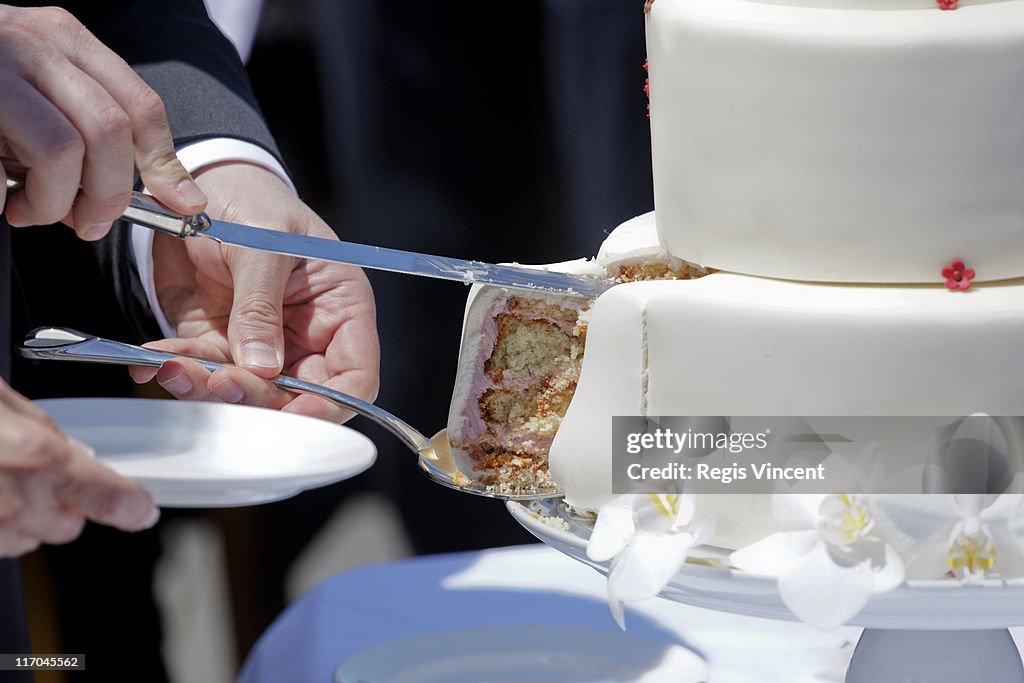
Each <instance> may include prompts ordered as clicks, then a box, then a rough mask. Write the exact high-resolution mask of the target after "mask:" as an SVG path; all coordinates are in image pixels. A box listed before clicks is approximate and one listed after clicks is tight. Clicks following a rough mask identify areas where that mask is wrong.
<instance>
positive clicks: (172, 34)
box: [0, 0, 277, 680]
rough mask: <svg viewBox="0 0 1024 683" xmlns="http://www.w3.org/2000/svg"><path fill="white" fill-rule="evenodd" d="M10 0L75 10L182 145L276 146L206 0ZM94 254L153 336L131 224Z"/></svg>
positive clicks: (0, 360) (12, 612) (5, 592)
mask: <svg viewBox="0 0 1024 683" xmlns="http://www.w3.org/2000/svg"><path fill="white" fill-rule="evenodd" d="M13 4H16V5H19V4H20V5H23V6H30V5H41V4H50V5H53V4H56V5H60V6H63V7H65V8H66V9H68V10H70V11H71V12H72V13H73V14H75V16H77V17H78V18H79V19H80V20H81V21H82V22H83V23H84V24H85V25H86V26H87V27H88V28H89V29H90V30H92V31H93V33H95V34H96V35H97V36H98V37H99V38H100V40H102V41H103V42H104V43H105V44H106V45H108V46H109V47H110V48H111V49H113V50H114V51H115V52H117V53H118V54H119V55H121V56H122V57H123V58H124V59H125V60H126V61H128V62H129V63H130V64H131V65H132V66H133V67H134V68H135V69H136V70H137V71H138V72H139V74H140V75H142V77H143V78H144V79H145V80H146V81H147V82H148V83H149V84H150V86H151V87H153V89H154V90H156V91H157V92H158V93H159V94H160V95H161V97H162V98H163V100H164V104H165V107H166V109H167V117H168V120H169V121H170V123H171V129H172V131H173V133H174V138H175V142H176V144H178V145H181V144H184V143H187V142H191V141H195V140H200V139H204V138H211V137H233V138H239V139H242V140H247V141H250V142H253V143H255V144H258V145H260V146H262V147H264V148H266V149H267V150H269V151H271V152H272V153H274V154H277V150H276V147H275V145H274V141H273V138H272V137H271V135H270V132H269V131H268V130H267V127H266V125H265V124H264V123H263V119H262V116H261V114H260V112H259V108H258V106H257V105H256V102H255V99H254V98H253V96H252V92H251V91H250V89H249V84H248V80H247V77H246V74H245V70H244V67H243V66H242V64H241V61H240V60H239V58H238V55H237V54H236V53H235V50H234V48H233V47H232V46H231V44H230V43H229V42H228V41H227V40H226V39H225V38H224V37H223V36H222V35H221V34H220V32H219V31H218V30H217V28H216V27H215V26H214V25H213V23H212V22H211V21H210V20H209V17H208V16H207V14H206V9H205V7H204V5H203V2H202V0H173V1H169V0H104V1H103V2H97V1H96V0H81V1H78V2H47V3H32V2H24V3H18V2H15V3H13ZM9 243H10V240H9V228H8V226H7V225H6V224H5V223H3V222H2V221H0V377H4V378H8V377H9V372H10V353H11V343H12V341H11V340H12V338H13V337H14V336H20V335H21V334H23V333H24V332H25V331H26V330H10V329H9V328H10V318H11V289H12V284H11V283H12V276H11V261H12V254H11V253H10V252H11V250H10V248H9ZM97 255H98V257H99V259H100V260H101V262H102V264H103V266H104V268H105V270H106V271H107V272H108V273H109V275H110V277H112V278H113V279H114V285H115V290H116V292H117V296H118V299H119V302H120V304H121V306H122V308H123V310H124V312H125V314H126V319H128V320H130V321H132V322H133V323H135V324H136V326H137V328H138V329H136V330H134V331H129V330H126V331H125V335H124V337H125V338H138V337H150V338H152V337H153V336H155V335H156V330H155V329H153V327H154V326H153V323H152V316H151V314H150V312H149V310H148V306H147V305H146V302H145V297H144V295H143V293H142V290H141V286H140V284H139V280H138V276H137V273H136V269H135V265H134V263H133V261H132V258H131V250H130V241H129V240H128V238H127V229H126V228H125V227H124V226H116V227H115V229H114V230H113V231H112V233H111V236H110V237H109V238H108V239H106V240H104V241H102V242H101V243H99V245H98V247H97ZM16 256H17V259H16V260H17V267H18V268H33V267H38V266H39V265H40V264H42V263H43V262H44V260H45V259H46V258H47V256H46V255H45V254H41V253H34V254H18V255H16ZM27 651H28V643H27V637H26V633H25V628H24V618H23V607H22V604H21V599H20V589H19V587H18V581H17V565H16V563H14V562H11V561H0V653H13V652H27ZM30 679H31V677H28V678H27V680H30ZM4 680H14V679H8V678H4Z"/></svg>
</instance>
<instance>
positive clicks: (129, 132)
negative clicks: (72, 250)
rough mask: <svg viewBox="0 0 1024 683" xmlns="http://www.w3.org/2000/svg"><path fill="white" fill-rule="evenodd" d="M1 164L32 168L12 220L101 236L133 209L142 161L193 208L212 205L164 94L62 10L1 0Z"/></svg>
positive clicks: (155, 188) (169, 199)
mask: <svg viewBox="0 0 1024 683" xmlns="http://www.w3.org/2000/svg"><path fill="white" fill-rule="evenodd" d="M0 93H2V95H0V162H2V164H7V165H9V166H12V167H16V168H17V170H19V171H20V172H24V174H25V187H24V189H21V190H19V191H17V192H14V193H11V195H10V196H9V197H7V196H6V192H5V181H6V179H7V178H6V174H5V172H4V168H3V165H0V210H3V209H4V203H5V198H6V205H7V206H6V209H7V210H6V214H7V222H8V223H10V224H11V225H12V226H15V227H24V226H28V225H49V224H50V223H56V222H57V221H63V222H64V223H67V224H68V225H69V226H71V227H72V228H74V230H75V232H77V233H78V236H79V237H81V238H83V239H87V240H96V239H99V238H101V237H103V236H104V235H106V234H107V232H108V231H109V230H110V225H111V222H112V221H114V220H115V219H116V218H118V217H119V216H120V215H121V214H122V213H123V212H124V210H125V208H127V206H128V202H129V200H130V198H131V190H132V184H133V182H134V172H135V168H136V167H138V169H139V172H140V173H141V175H142V179H143V181H144V182H145V184H146V187H148V188H149V190H150V192H152V193H153V195H154V196H155V197H156V198H157V199H159V200H160V201H162V202H163V203H164V204H166V205H167V206H168V207H169V208H171V209H173V210H175V211H177V212H179V213H182V214H186V215H191V214H195V213H198V212H200V211H202V210H203V208H204V207H205V205H206V198H205V197H204V196H203V193H202V191H201V190H200V189H199V187H198V186H197V185H196V184H195V182H194V181H193V180H192V179H191V177H190V176H189V174H188V172H187V171H185V169H184V168H183V167H182V166H181V164H180V163H179V162H178V159H177V157H176V156H175V153H174V145H173V142H172V140H171V132H170V128H169V126H168V124H167V117H166V115H165V113H164V107H163V103H162V102H161V101H160V97H159V96H158V95H157V94H156V93H155V92H153V90H151V89H150V88H149V86H147V85H146V84H145V82H143V80H142V79H141V78H139V76H138V75H137V74H136V73H135V72H134V71H132V69H131V68H130V67H129V66H128V65H127V64H126V63H125V62H124V60H122V59H121V58H120V57H118V56H117V55H115V54H114V53H113V52H111V51H110V50H109V49H107V48H106V47H104V46H103V44H101V43H100V42H99V40H97V39H96V37H95V36H93V35H92V34H91V33H89V31H88V30H86V28H85V27H84V26H82V25H81V24H80V23H79V22H78V21H77V20H76V19H75V18H74V17H72V16H71V15H70V14H69V13H67V12H65V11H64V10H60V9H56V8H52V7H48V8H16V7H10V6H7V5H0Z"/></svg>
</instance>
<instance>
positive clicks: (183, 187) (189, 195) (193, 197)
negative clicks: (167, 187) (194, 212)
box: [177, 178, 206, 206]
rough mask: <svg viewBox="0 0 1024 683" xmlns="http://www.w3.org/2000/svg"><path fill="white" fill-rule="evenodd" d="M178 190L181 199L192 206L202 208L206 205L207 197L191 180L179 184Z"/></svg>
mask: <svg viewBox="0 0 1024 683" xmlns="http://www.w3.org/2000/svg"><path fill="white" fill-rule="evenodd" d="M177 189H178V194H179V195H181V198H182V199H184V200H185V201H186V202H188V203H189V204H191V205H192V206H201V205H203V204H205V203H206V195H205V194H203V191H202V190H200V189H199V186H198V185H196V183H195V181H194V180H192V179H191V178H186V179H185V180H182V181H181V182H180V183H178V188H177Z"/></svg>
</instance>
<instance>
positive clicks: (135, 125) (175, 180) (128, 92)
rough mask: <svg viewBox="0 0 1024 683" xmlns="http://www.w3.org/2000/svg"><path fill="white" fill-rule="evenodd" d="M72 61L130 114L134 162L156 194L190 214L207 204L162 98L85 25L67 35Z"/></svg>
mask: <svg viewBox="0 0 1024 683" xmlns="http://www.w3.org/2000/svg"><path fill="white" fill-rule="evenodd" d="M64 41H65V48H66V49H67V51H68V54H69V56H70V58H71V61H72V62H73V63H74V64H75V65H76V66H77V67H78V68H80V69H81V70H82V71H84V72H86V73H87V74H89V75H90V76H91V77H92V78H93V79H95V80H96V81H97V82H98V83H99V84H100V85H102V86H103V87H104V88H105V89H106V91H107V92H108V93H109V94H110V96H111V97H112V98H113V99H114V101H115V102H117V104H118V105H119V106H120V108H121V109H122V110H123V111H124V112H125V114H126V115H127V118H128V122H129V125H130V130H131V135H132V140H133V142H134V163H135V166H137V167H138V169H139V174H140V175H141V176H142V181H143V182H144V183H145V184H146V188H147V189H149V191H150V192H151V193H152V194H153V196H154V197H156V198H157V199H159V200H160V201H161V202H163V203H164V204H166V205H167V206H168V207H169V208H171V209H173V210H175V211H178V212H180V213H183V214H186V215H192V214H196V213H199V212H200V211H202V210H203V209H204V208H205V207H206V196H205V195H204V194H203V192H202V190H200V189H199V186H198V185H196V183H195V181H194V180H193V179H192V176H190V175H189V173H188V171H186V170H185V168H184V167H183V166H182V165H181V163H180V162H179V161H178V157H177V155H176V154H175V152H174V141H173V139H172V136H171V129H170V126H169V124H168V122H167V114H166V112H165V110H164V105H163V102H162V101H161V99H160V97H159V96H158V95H157V94H156V92H154V91H153V90H152V89H151V88H150V87H149V86H148V85H147V84H146V83H145V81H143V80H142V79H141V78H140V77H139V76H138V74H136V73H135V72H134V71H133V70H132V69H131V67H129V66H128V64H127V63H125V62H124V60H122V59H121V58H120V57H118V56H117V55H116V54H115V53H114V52H112V51H111V50H110V49H108V48H107V47H106V46H105V45H103V44H102V43H101V42H100V41H99V40H97V39H96V37H95V36H93V35H92V34H91V33H89V32H88V31H87V30H85V29H84V28H82V29H81V30H77V29H75V28H72V29H70V30H68V31H67V32H66V34H65V36H64Z"/></svg>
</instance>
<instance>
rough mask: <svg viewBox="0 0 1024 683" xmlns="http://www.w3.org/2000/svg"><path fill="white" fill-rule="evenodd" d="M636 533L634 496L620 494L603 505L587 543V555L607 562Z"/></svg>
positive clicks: (594, 559) (620, 550) (597, 560)
mask: <svg viewBox="0 0 1024 683" xmlns="http://www.w3.org/2000/svg"><path fill="white" fill-rule="evenodd" d="M634 533H636V526H635V524H634V523H633V497H632V496H628V495H627V496H619V497H617V498H613V499H611V500H610V501H608V502H607V503H605V504H604V505H602V506H601V508H600V510H598V513H597V522H596V523H595V524H594V531H593V532H592V533H591V534H590V542H589V543H588V544H587V557H589V558H590V559H592V560H593V561H595V562H607V561H608V560H610V559H612V558H613V557H615V556H616V555H618V554H619V553H620V552H622V550H623V548H625V547H626V545H627V544H628V543H629V539H631V538H632V537H633V534H634Z"/></svg>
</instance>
